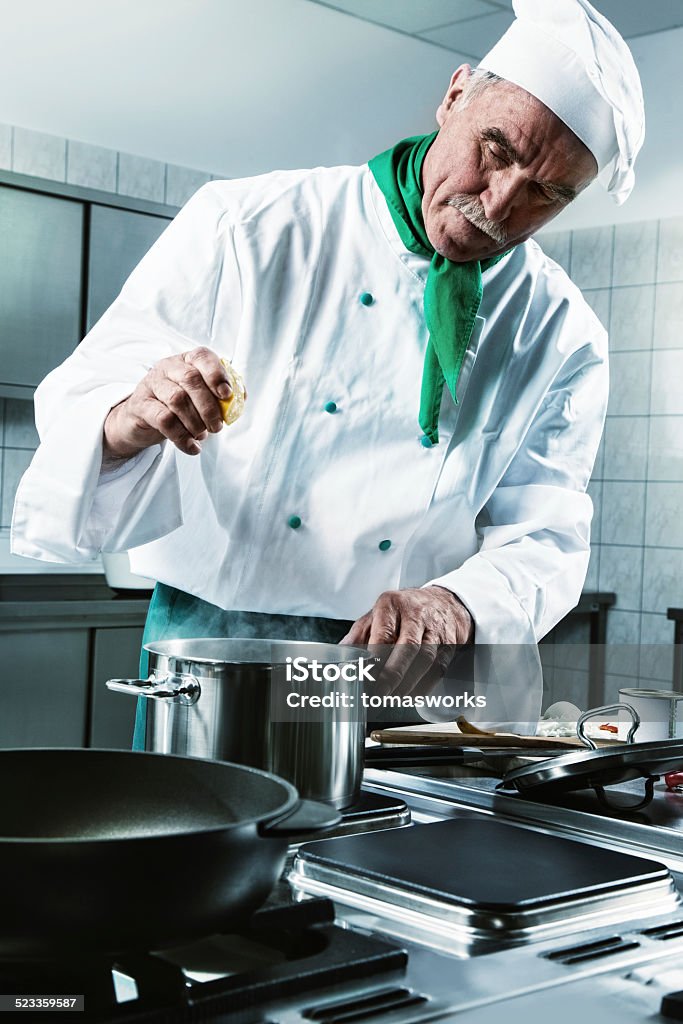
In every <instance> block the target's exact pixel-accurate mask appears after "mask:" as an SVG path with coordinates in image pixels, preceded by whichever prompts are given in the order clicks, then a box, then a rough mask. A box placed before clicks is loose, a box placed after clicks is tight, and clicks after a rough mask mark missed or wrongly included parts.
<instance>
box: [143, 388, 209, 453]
mask: <svg viewBox="0 0 683 1024" xmlns="http://www.w3.org/2000/svg"><path fill="white" fill-rule="evenodd" d="M140 410H141V412H140V419H141V420H142V421H143V422H144V423H145V424H148V425H149V426H150V427H151V428H152V429H153V430H155V431H157V432H158V434H159V435H161V438H164V437H165V438H167V439H168V440H169V441H171V442H172V443H173V444H174V445H175V446H176V448H178V449H179V450H180V451H181V452H185V454H186V455H198V454H199V452H200V451H201V445H200V444H198V442H199V441H203V440H204V438H205V437H206V436H207V432H206V430H204V431H200V432H199V433H198V434H197V435H196V437H195V435H194V434H193V433H191V432H188V430H187V428H186V427H185V425H184V424H183V423H182V422H181V420H179V419H178V417H177V416H176V415H175V413H174V412H172V410H171V409H169V407H168V406H167V405H165V404H164V403H163V402H160V401H159V400H158V399H157V398H155V396H154V395H153V394H149V395H148V396H147V397H146V398H145V399H144V400H143V401H142V403H141V405H140ZM161 438H160V439H161Z"/></svg>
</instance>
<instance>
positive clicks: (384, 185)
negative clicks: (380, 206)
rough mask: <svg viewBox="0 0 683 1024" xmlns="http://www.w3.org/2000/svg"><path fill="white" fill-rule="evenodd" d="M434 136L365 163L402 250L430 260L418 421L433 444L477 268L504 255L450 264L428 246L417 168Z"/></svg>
mask: <svg viewBox="0 0 683 1024" xmlns="http://www.w3.org/2000/svg"><path fill="white" fill-rule="evenodd" d="M437 134H438V133H437V132H433V133H432V134H431V135H418V136H416V137H415V138H411V139H403V141H402V142H399V143H397V145H395V146H393V147H392V149H387V150H386V151H385V152H384V153H380V154H379V155H378V156H375V157H373V158H372V160H370V161H369V167H370V170H371V171H372V174H373V176H374V178H375V181H376V182H377V184H378V185H379V187H380V188H381V190H382V192H383V194H384V198H385V199H386V201H387V205H388V207H389V212H390V213H391V217H392V220H393V222H394V224H395V225H396V228H397V230H398V233H399V236H400V238H401V241H402V242H403V244H404V245H405V247H406V249H409V250H410V252H414V253H418V254H419V255H420V256H427V257H428V258H429V259H430V260H431V265H430V267H429V273H428V275H427V284H426V285H425V293H424V312H425V321H426V323H427V328H428V330H429V342H428V344H427V351H426V352H425V361H424V369H423V371H422V390H421V393H420V415H419V423H420V426H421V428H422V430H423V431H424V432H425V435H426V436H427V437H428V438H429V440H430V441H431V442H432V444H437V443H438V441H439V409H440V407H441V396H442V393H443V386H444V383H446V384H447V385H448V390H449V391H450V393H451V395H452V396H453V401H454V402H455V403H456V404H457V401H458V399H457V397H456V385H457V383H458V375H459V374H460V368H461V366H462V361H463V359H464V358H465V352H466V351H467V346H468V345H469V341H470V337H471V335H472V328H473V327H474V320H475V317H476V315H477V312H478V310H479V305H480V303H481V296H482V290H483V289H482V278H481V275H482V271H484V270H487V269H488V268H489V267H492V266H493V265H494V264H495V263H497V262H498V260H501V259H502V258H503V256H506V255H507V253H502V254H501V255H500V256H494V257H493V258H492V259H489V260H481V261H480V260H472V261H471V262H469V263H453V262H451V260H447V259H446V257H445V256H440V255H439V253H438V252H435V250H434V248H433V247H432V244H431V242H430V241H429V239H428V238H427V232H426V231H425V225H424V220H423V218H422V194H423V193H422V180H421V172H422V164H423V163H424V158H425V156H426V155H427V150H428V149H429V147H430V146H431V144H432V142H433V141H434V139H435V138H436V136H437Z"/></svg>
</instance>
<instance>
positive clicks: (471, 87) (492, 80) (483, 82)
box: [460, 68, 505, 109]
mask: <svg viewBox="0 0 683 1024" xmlns="http://www.w3.org/2000/svg"><path fill="white" fill-rule="evenodd" d="M504 81H505V79H504V78H501V77H500V75H494V73H493V71H487V70H486V69H485V68H475V69H474V70H473V71H472V73H471V75H470V77H469V78H468V80H467V84H466V85H465V88H464V89H463V92H462V96H461V97H460V107H461V109H462V108H463V107H466V106H468V105H469V104H470V103H471V102H472V101H473V100H475V99H476V98H477V96H479V95H481V93H482V92H484V90H485V89H488V87H489V86H490V85H498V84H499V83H500V82H504Z"/></svg>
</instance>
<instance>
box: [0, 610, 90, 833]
mask: <svg viewBox="0 0 683 1024" xmlns="http://www.w3.org/2000/svg"><path fill="white" fill-rule="evenodd" d="M0 661H1V662H2V665H3V673H2V681H1V682H0V747H83V746H85V739H86V717H87V716H86V710H87V696H88V630H87V629H59V630H54V629H53V630H50V629H40V627H38V628H37V629H35V630H31V631H30V632H25V633H20V632H16V633H12V632H7V633H4V632H3V633H0ZM46 782H47V783H48V784H49V780H46ZM0 827H1V826H0Z"/></svg>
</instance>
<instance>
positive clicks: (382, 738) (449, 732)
mask: <svg viewBox="0 0 683 1024" xmlns="http://www.w3.org/2000/svg"><path fill="white" fill-rule="evenodd" d="M370 738H371V739H373V740H376V741H377V742H378V743H412V744H421V743H424V744H432V743H439V744H443V745H450V746H453V747H536V749H539V748H543V747H548V748H553V747H555V748H557V747H564V748H566V749H567V750H572V749H574V748H576V747H578V748H580V749H581V750H587V749H588V748H587V747H586V746H585V744H583V743H582V742H581V740H580V739H578V737H572V736H566V737H565V736H520V735H517V734H516V733H512V732H501V733H483V732H461V731H460V729H459V728H458V726H457V724H456V723H455V722H453V723H445V724H443V725H442V724H438V725H406V726H403V727H402V728H396V729H378V730H376V731H375V732H373V733H371V734H370ZM614 742H615V741H614V740H598V739H596V740H595V743H597V745H598V746H599V747H609V746H612V745H613V744H614Z"/></svg>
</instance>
